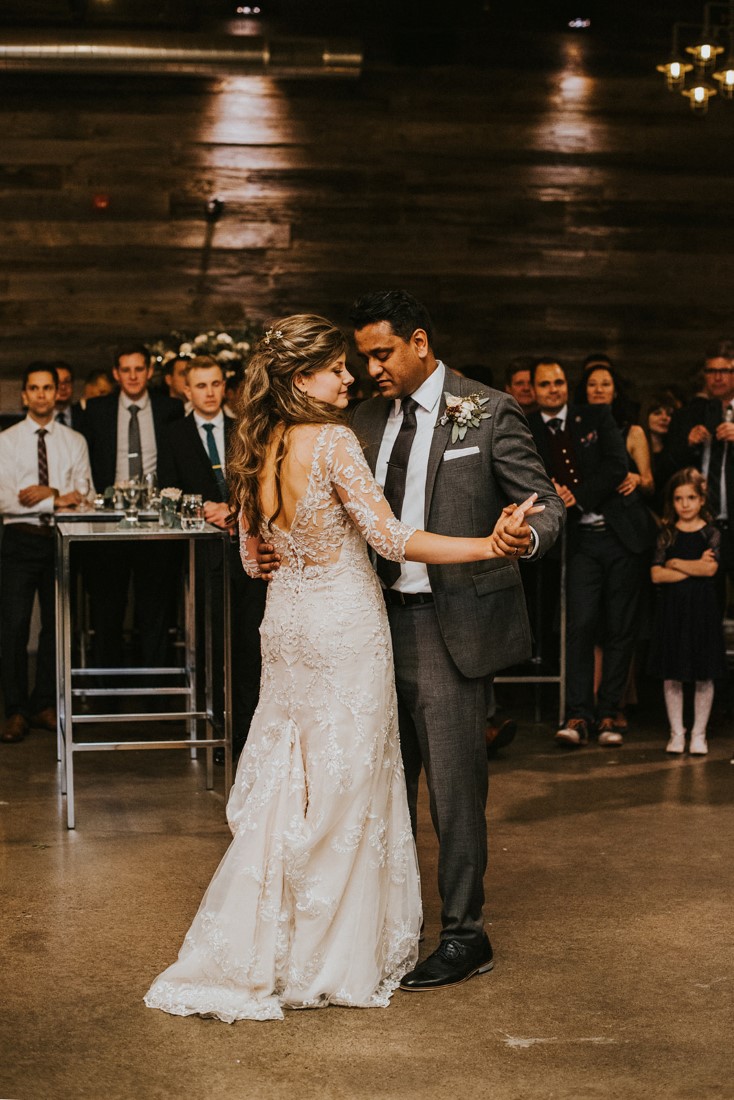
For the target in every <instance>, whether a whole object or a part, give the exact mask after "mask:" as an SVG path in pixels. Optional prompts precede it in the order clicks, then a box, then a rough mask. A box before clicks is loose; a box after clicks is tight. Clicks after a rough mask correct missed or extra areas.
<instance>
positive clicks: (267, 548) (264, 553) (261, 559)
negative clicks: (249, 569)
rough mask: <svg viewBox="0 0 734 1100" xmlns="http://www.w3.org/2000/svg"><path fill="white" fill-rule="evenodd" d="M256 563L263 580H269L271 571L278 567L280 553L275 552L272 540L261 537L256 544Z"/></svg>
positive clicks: (275, 571) (276, 569)
mask: <svg viewBox="0 0 734 1100" xmlns="http://www.w3.org/2000/svg"><path fill="white" fill-rule="evenodd" d="M257 565H258V569H259V570H260V575H261V576H262V579H263V580H264V581H269V580H270V579H271V577H272V575H273V573H277V572H278V570H279V569H280V554H278V553H276V550H275V547H274V546H273V544H272V542H263V540H262V539H261V540H260V542H259V543H258V544H257Z"/></svg>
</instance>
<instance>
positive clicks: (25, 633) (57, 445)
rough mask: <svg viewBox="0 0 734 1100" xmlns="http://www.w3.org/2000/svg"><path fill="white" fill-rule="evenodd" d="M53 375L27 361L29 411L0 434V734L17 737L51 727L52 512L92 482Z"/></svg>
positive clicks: (86, 458)
mask: <svg viewBox="0 0 734 1100" xmlns="http://www.w3.org/2000/svg"><path fill="white" fill-rule="evenodd" d="M56 397H57V375H56V370H55V368H54V367H53V365H52V364H49V363H32V364H31V365H30V366H29V367H28V369H27V370H26V372H25V374H24V377H23V403H24V405H25V406H26V409H27V413H28V415H27V416H26V418H25V420H21V421H20V423H19V424H14V425H13V427H12V428H8V429H7V431H5V432H3V433H2V435H0V511H1V512H2V514H3V527H4V534H3V543H2V567H1V568H0V634H1V638H2V653H3V659H2V689H3V697H4V701H5V715H6V723H5V727H4V729H3V732H2V734H0V740H2V741H4V742H6V743H12V742H17V741H22V740H23V738H24V737H25V736H26V734H27V733H28V730H29V728H30V727H35V728H37V729H45V730H49V731H53V732H55V730H56V685H55V656H54V650H55V637H54V633H55V624H54V612H55V608H54V540H53V527H52V525H51V521H52V518H53V514H54V511H55V510H57V509H59V508H70V507H74V505H76V504H78V503H79V501H80V500H81V497H80V495H79V493H78V492H77V491H76V489H75V485H76V483H77V482H81V481H82V480H83V479H88V480H90V481H91V471H90V469H89V455H88V453H87V445H86V443H85V441H84V438H83V436H81V435H80V434H79V433H78V432H75V431H72V430H71V429H69V428H64V427H61V425H59V424H57V423H56V422H55V420H54V405H55V402H56ZM36 595H38V600H39V604H40V609H41V633H40V637H39V640H38V659H37V662H36V682H35V686H34V688H33V690H32V691H30V689H29V682H28V654H27V647H28V638H29V633H30V624H31V614H32V611H33V602H34V600H35V598H36Z"/></svg>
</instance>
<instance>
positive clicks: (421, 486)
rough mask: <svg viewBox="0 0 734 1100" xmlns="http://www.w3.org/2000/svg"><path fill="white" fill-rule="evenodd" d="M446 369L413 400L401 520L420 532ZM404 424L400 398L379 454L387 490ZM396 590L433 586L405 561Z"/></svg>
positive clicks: (419, 567)
mask: <svg viewBox="0 0 734 1100" xmlns="http://www.w3.org/2000/svg"><path fill="white" fill-rule="evenodd" d="M445 378H446V368H445V366H444V365H443V363H442V362H440V360H439V362H438V366H437V367H436V369H435V370H434V372H433V374H429V376H428V378H426V380H425V382H423V383H422V384H421V385H420V386H419V387H418V389H417V390H416V391H415V393H412V394H411V395H410V396H411V397H412V398H413V400H414V401H416V402H417V404H418V408H417V409H416V410H415V423H416V431H415V437H414V439H413V446H412V447H411V449H410V458H409V459H408V469H407V472H406V477H405V497H404V500H403V514H402V516H399V517H398V518H399V519H401V520H402V521H403V523H407V524H409V525H410V526H411V527H416V528H418V529H419V530H421V531H425V528H426V476H427V474H428V455H429V452H430V450H431V441H432V440H433V429H434V428H435V426H436V418H437V417H438V407H439V403H440V401H441V393H442V391H443V388H444V381H445ZM402 423H403V413H402V409H401V398H397V399H396V400H395V402H394V403H393V407H392V409H391V410H390V415H389V416H388V418H387V424H386V426H385V434H384V435H383V437H382V443H381V444H380V450H379V453H378V456H377V466H376V467H375V478H376V480H377V481H378V482H379V484H380V485H381V486H382V487H383V488H384V486H385V479H386V477H387V463H388V459H389V458H390V454H391V452H392V449H393V444H394V443H395V440H396V439H397V437H398V432H399V431H400V425H401V424H402ZM393 588H394V589H396V590H397V591H398V592H430V591H431V585H430V583H429V580H428V570H427V569H426V567H425V565H424V564H423V562H420V561H406V563H405V564H404V565H403V566H402V568H401V570H400V576H399V577H398V579H397V580H396V581H395V584H394V585H393Z"/></svg>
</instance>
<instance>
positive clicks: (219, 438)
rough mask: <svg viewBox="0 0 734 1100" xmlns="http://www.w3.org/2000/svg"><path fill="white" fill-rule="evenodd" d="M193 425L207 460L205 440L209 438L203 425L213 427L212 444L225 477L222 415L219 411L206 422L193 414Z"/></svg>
mask: <svg viewBox="0 0 734 1100" xmlns="http://www.w3.org/2000/svg"><path fill="white" fill-rule="evenodd" d="M194 423H195V424H196V427H197V428H198V429H199V436H200V438H201V442H202V444H203V446H204V450H205V451H206V455H207V458H208V457H209V447H208V444H207V439H208V438H209V433H208V432H206V431H205V430H204V425H205V424H213V425H214V442H215V443H216V445H217V452H218V454H219V461H220V462H221V464H222V473H223V474H224V475H225V477H226V466H225V462H226V450H227V444H226V443H225V440H224V413H223V412H222V410H221V409H220V410H219V412H218V413H217V415H216V416H215V417H213V418H212V419H211V420H206V419H205V418H204V417H203V416H199V414H198V413H197V412H195V413H194Z"/></svg>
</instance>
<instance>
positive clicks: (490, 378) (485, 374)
mask: <svg viewBox="0 0 734 1100" xmlns="http://www.w3.org/2000/svg"><path fill="white" fill-rule="evenodd" d="M456 373H457V374H460V375H461V376H462V377H463V378H471V379H472V380H473V381H474V382H481V383H482V385H483V386H486V387H487V389H490V390H491V389H492V388H493V387H494V371H493V370H492V368H491V367H488V366H487V365H486V363H467V364H466V365H465V366H461V367H457V369H456Z"/></svg>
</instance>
